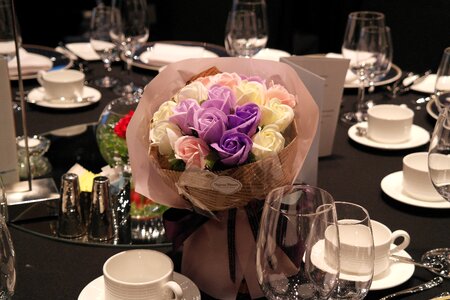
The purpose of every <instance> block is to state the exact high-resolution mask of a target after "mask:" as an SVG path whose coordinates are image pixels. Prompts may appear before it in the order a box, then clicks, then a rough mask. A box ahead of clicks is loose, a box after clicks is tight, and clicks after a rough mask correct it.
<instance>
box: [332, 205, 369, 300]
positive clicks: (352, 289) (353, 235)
mask: <svg viewBox="0 0 450 300" xmlns="http://www.w3.org/2000/svg"><path fill="white" fill-rule="evenodd" d="M334 205H335V206H336V214H337V222H338V228H339V250H340V253H339V255H340V260H339V261H340V273H339V282H338V286H337V288H336V290H335V291H334V292H333V294H332V296H331V299H352V300H358V299H364V297H366V296H367V293H368V292H369V289H370V286H371V284H372V279H373V274H374V259H375V249H374V241H373V233H372V226H371V223H370V217H369V213H368V212H367V210H366V209H365V208H364V207H362V206H360V205H357V204H354V203H350V202H342V201H336V202H334ZM331 229H334V228H331ZM327 233H328V234H330V233H331V234H335V233H334V232H332V230H331V231H328V232H327ZM325 245H326V246H325V252H326V257H328V256H331V257H333V256H334V255H338V254H336V253H337V252H336V251H335V249H338V247H336V245H332V243H330V242H328V241H326V242H325ZM327 259H328V258H326V259H325V261H327Z"/></svg>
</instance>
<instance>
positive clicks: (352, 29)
mask: <svg viewBox="0 0 450 300" xmlns="http://www.w3.org/2000/svg"><path fill="white" fill-rule="evenodd" d="M376 27H379V28H384V27H385V25H384V14H382V13H380V12H373V11H358V12H352V13H350V14H349V16H348V20H347V27H346V30H345V35H344V41H343V43H342V55H343V56H344V58H347V59H350V66H349V67H350V70H351V71H352V72H353V73H354V74H356V75H357V76H358V81H359V87H358V102H357V106H356V111H351V112H347V113H344V114H343V115H342V116H341V121H343V122H345V123H348V124H355V123H358V122H363V121H365V120H367V109H366V107H365V103H364V101H365V99H364V93H365V85H366V82H367V81H368V77H369V76H372V75H370V74H372V73H373V76H375V75H376V74H378V73H379V69H380V66H381V64H382V59H384V58H385V57H386V54H385V52H386V51H387V50H388V49H387V48H386V47H385V45H384V44H383V43H381V40H383V39H384V41H385V42H386V36H385V35H384V37H380V35H375V34H372V31H371V29H370V28H376ZM374 32H376V31H374ZM380 32H381V30H380V31H378V33H380Z"/></svg>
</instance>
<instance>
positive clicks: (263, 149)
mask: <svg viewBox="0 0 450 300" xmlns="http://www.w3.org/2000/svg"><path fill="white" fill-rule="evenodd" d="M252 140H253V148H252V153H253V154H254V155H255V157H256V159H257V160H259V159H263V158H265V157H267V156H270V155H273V154H277V153H279V152H280V151H281V150H283V148H284V143H285V140H284V137H283V135H282V134H281V133H280V131H279V128H278V126H277V125H267V126H265V127H264V128H263V129H262V130H261V131H259V132H257V133H256V134H255V135H254V136H253V138H252Z"/></svg>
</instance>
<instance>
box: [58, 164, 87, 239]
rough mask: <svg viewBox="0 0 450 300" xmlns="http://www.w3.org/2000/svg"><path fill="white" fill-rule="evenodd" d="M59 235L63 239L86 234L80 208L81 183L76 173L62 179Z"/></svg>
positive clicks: (66, 175) (67, 174) (65, 175)
mask: <svg viewBox="0 0 450 300" xmlns="http://www.w3.org/2000/svg"><path fill="white" fill-rule="evenodd" d="M57 233H58V236H60V237H63V238H77V237H80V236H82V235H84V234H85V233H86V226H85V223H84V220H83V217H82V214H81V208H80V183H79V181H78V175H77V174H74V173H66V174H64V175H63V176H62V177H61V191H60V205H59V215H58V227H57Z"/></svg>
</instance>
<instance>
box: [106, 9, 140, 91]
mask: <svg viewBox="0 0 450 300" xmlns="http://www.w3.org/2000/svg"><path fill="white" fill-rule="evenodd" d="M112 7H113V9H115V11H116V12H117V13H115V14H114V17H113V22H114V26H113V29H112V30H111V32H110V34H111V38H112V40H113V41H114V43H116V44H117V45H118V46H119V47H120V49H121V51H122V54H123V57H124V59H125V63H126V67H127V71H128V75H130V73H131V63H132V61H133V54H134V52H135V51H136V50H137V49H138V48H139V47H141V46H142V45H143V44H144V43H145V42H146V41H147V39H148V37H149V22H148V12H147V1H146V0H116V1H113V4H112ZM140 89H142V88H141V87H140V86H137V85H136V84H135V83H134V82H132V81H130V82H129V83H127V84H125V85H119V86H117V87H116V88H115V89H114V92H116V93H117V94H119V95H122V96H126V97H129V98H132V97H133V94H134V93H135V92H136V91H138V90H140Z"/></svg>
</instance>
